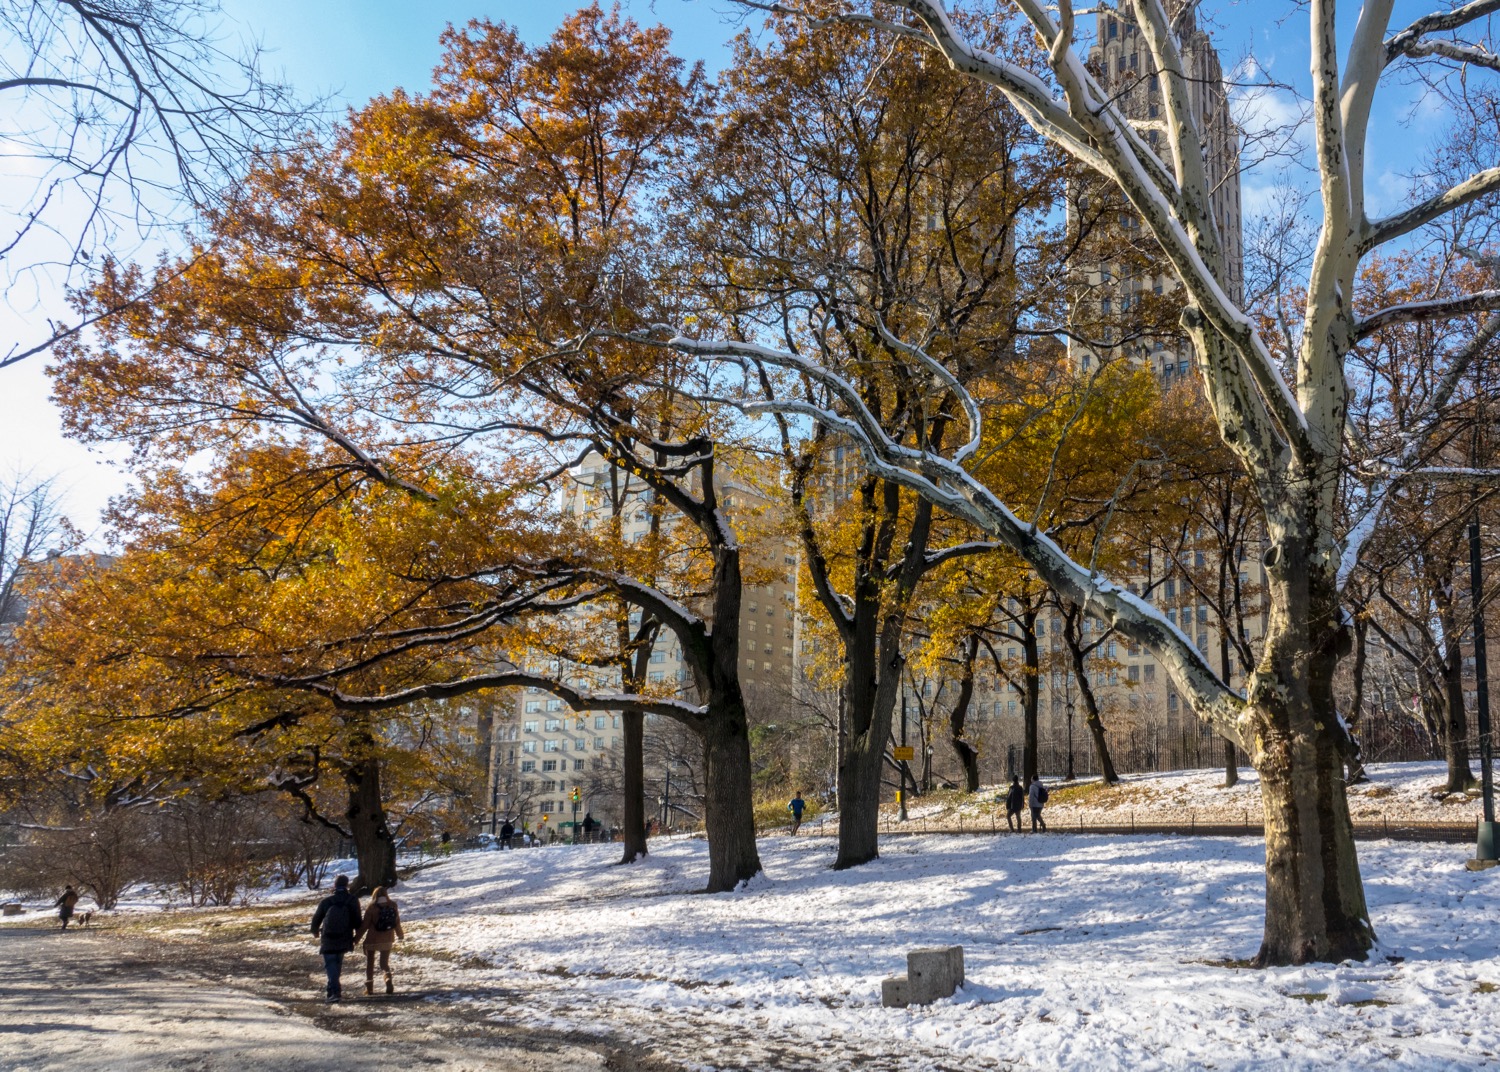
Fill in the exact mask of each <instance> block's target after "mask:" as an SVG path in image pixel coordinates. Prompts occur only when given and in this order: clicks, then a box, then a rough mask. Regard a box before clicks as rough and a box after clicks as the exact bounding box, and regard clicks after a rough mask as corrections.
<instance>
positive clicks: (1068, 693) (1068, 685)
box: [1063, 671, 1073, 782]
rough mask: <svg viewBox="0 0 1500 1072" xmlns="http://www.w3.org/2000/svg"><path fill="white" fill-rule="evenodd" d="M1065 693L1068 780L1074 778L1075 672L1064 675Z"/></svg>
mask: <svg viewBox="0 0 1500 1072" xmlns="http://www.w3.org/2000/svg"><path fill="white" fill-rule="evenodd" d="M1063 695H1064V696H1065V697H1066V703H1067V714H1068V781H1070V782H1071V781H1072V780H1073V674H1072V672H1071V671H1069V672H1068V673H1067V674H1065V675H1064V676H1063Z"/></svg>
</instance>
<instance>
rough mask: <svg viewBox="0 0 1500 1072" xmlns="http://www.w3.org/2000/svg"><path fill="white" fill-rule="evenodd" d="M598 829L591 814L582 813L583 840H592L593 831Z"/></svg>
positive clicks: (597, 824) (596, 822)
mask: <svg viewBox="0 0 1500 1072" xmlns="http://www.w3.org/2000/svg"><path fill="white" fill-rule="evenodd" d="M597 829H599V823H598V821H597V820H595V819H594V816H593V813H592V812H584V813H583V840H584V841H592V840H594V831H595V830H597Z"/></svg>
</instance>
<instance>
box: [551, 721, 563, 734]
mask: <svg viewBox="0 0 1500 1072" xmlns="http://www.w3.org/2000/svg"><path fill="white" fill-rule="evenodd" d="M560 729H562V719H560V718H549V719H548V720H547V732H548V733H556V732H557V731H558V730H560Z"/></svg>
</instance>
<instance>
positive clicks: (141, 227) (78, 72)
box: [0, 0, 308, 367]
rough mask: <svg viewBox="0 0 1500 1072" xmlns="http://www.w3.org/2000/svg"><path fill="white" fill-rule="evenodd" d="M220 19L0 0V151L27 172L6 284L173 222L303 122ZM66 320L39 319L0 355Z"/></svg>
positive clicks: (200, 11) (84, 259)
mask: <svg viewBox="0 0 1500 1072" xmlns="http://www.w3.org/2000/svg"><path fill="white" fill-rule="evenodd" d="M222 22H223V20H222V18H221V14H220V8H219V4H218V2H217V0H0V101H3V102H4V107H5V114H6V116H7V119H6V121H5V122H4V123H3V125H0V151H3V152H4V154H5V155H6V156H7V157H8V158H11V159H20V160H23V161H26V162H27V165H28V166H27V171H29V172H30V176H29V178H27V179H24V180H16V182H15V183H14V184H13V185H10V187H9V188H10V189H12V190H15V191H17V200H16V201H15V202H14V203H11V204H8V205H6V206H5V207H4V217H3V219H4V222H3V225H0V226H3V230H0V270H3V273H4V276H5V285H6V286H7V287H13V286H14V285H15V284H16V282H17V281H18V280H19V279H20V278H22V277H24V276H25V275H27V274H28V273H31V272H34V271H36V270H39V269H60V270H61V272H62V275H63V278H67V277H68V276H69V274H70V273H71V271H72V270H73V269H75V268H77V267H79V266H81V265H87V264H90V263H92V262H94V261H96V260H97V259H98V258H99V257H100V256H101V255H104V254H107V253H108V252H110V250H111V247H113V246H114V245H115V244H116V243H117V242H118V241H120V240H121V239H122V238H126V239H127V240H128V241H131V242H138V241H139V240H140V239H141V238H143V237H145V236H147V235H149V234H151V233H152V232H153V231H154V230H156V229H157V228H159V227H161V226H162V225H164V224H170V223H174V222H180V221H181V219H182V214H183V211H184V210H185V209H188V210H190V209H192V208H195V207H199V206H203V205H207V204H210V203H212V202H213V201H214V200H215V198H216V197H217V195H218V193H219V190H220V188H221V187H222V186H223V185H224V184H225V183H226V182H227V181H228V180H229V178H230V177H231V176H235V175H239V174H241V173H242V172H243V170H244V167H245V165H246V163H247V161H248V160H249V159H250V158H251V157H252V156H254V155H255V154H256V153H257V152H259V151H260V150H262V149H267V148H271V147H273V146H275V145H276V144H277V143H280V142H283V141H285V140H286V138H287V136H288V134H289V133H290V132H291V131H293V130H294V129H297V128H299V127H300V126H301V125H302V124H303V123H304V121H305V119H306V117H307V115H308V113H307V111H305V110H304V109H302V108H301V107H299V106H298V105H297V104H296V103H295V101H294V99H293V97H292V95H291V93H290V91H289V90H288V89H287V88H286V87H285V86H283V85H280V84H278V83H276V82H274V81H270V80H267V79H266V78H265V77H264V76H263V75H262V72H261V67H260V56H259V53H258V50H257V49H255V48H254V47H245V48H241V47H240V46H239V45H238V44H237V43H232V42H231V41H229V40H228V39H227V38H226V35H225V34H224V32H223V29H222ZM77 329H78V325H73V326H72V327H69V326H66V325H64V324H62V323H60V322H53V323H51V324H50V326H49V327H48V328H47V329H46V337H45V338H43V339H41V340H22V341H18V342H15V343H12V345H11V346H10V348H9V350H7V351H6V352H5V353H0V367H3V366H5V365H8V364H12V363H14V362H16V361H20V360H22V359H23V358H25V357H28V356H31V355H33V354H36V353H39V352H41V351H43V350H45V349H46V348H47V347H48V346H50V345H51V344H52V343H53V342H55V341H56V340H57V338H58V337H60V336H65V335H68V334H71V333H72V332H73V331H76V330H77Z"/></svg>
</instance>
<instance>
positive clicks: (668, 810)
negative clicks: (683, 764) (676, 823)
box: [661, 759, 672, 833]
mask: <svg viewBox="0 0 1500 1072" xmlns="http://www.w3.org/2000/svg"><path fill="white" fill-rule="evenodd" d="M666 771H667V780H666V784H665V786H664V787H663V789H662V795H661V828H662V832H663V833H665V832H666V829H667V820H668V819H669V818H670V817H671V814H672V761H671V760H670V759H669V760H667V764H666Z"/></svg>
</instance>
